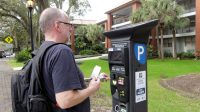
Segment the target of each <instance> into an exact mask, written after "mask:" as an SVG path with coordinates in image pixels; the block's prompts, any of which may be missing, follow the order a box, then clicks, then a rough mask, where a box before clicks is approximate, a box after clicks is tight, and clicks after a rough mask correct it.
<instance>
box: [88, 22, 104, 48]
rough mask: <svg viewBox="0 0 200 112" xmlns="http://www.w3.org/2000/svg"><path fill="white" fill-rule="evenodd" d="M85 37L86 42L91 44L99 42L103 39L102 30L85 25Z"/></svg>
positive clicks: (97, 26)
mask: <svg viewBox="0 0 200 112" xmlns="http://www.w3.org/2000/svg"><path fill="white" fill-rule="evenodd" d="M86 29H87V34H86V37H87V39H88V40H90V41H92V44H96V43H99V42H101V40H102V37H103V28H102V27H101V26H99V25H96V24H94V25H92V24H91V25H87V28H86Z"/></svg>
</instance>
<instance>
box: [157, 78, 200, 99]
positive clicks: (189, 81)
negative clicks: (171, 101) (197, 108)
mask: <svg viewBox="0 0 200 112" xmlns="http://www.w3.org/2000/svg"><path fill="white" fill-rule="evenodd" d="M159 83H160V84H161V85H162V86H163V87H165V88H167V89H170V90H173V91H176V92H178V93H180V94H181V95H183V96H186V97H189V98H195V99H196V98H198V99H200V74H188V75H184V76H178V77H175V78H172V79H161V80H160V82H159Z"/></svg>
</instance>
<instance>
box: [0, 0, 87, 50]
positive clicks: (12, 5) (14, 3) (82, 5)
mask: <svg viewBox="0 0 200 112" xmlns="http://www.w3.org/2000/svg"><path fill="white" fill-rule="evenodd" d="M64 1H65V0H34V2H35V7H34V9H33V10H34V11H33V37H34V41H35V42H36V40H37V43H38V44H37V45H38V46H39V45H40V41H41V33H40V30H38V29H39V22H38V21H39V15H40V14H41V12H42V11H43V10H44V9H45V8H47V7H49V6H50V5H51V4H56V6H57V7H58V8H62V6H63V2H64ZM68 1H69V8H68V12H67V13H68V14H69V15H70V13H71V12H73V13H77V14H78V15H83V14H84V13H85V11H87V9H88V8H90V5H89V3H88V1H87V0H68ZM26 2H27V1H26V0H1V3H0V19H2V18H12V19H13V20H15V21H16V22H18V23H19V24H20V25H21V26H22V29H23V30H25V31H26V32H27V34H29V26H30V25H29V22H28V21H29V20H28V17H27V13H26V12H28V10H27V8H26ZM2 20H3V21H4V19H2ZM3 21H1V22H0V23H2V22H3ZM9 27H12V26H9ZM37 37H38V38H37Z"/></svg>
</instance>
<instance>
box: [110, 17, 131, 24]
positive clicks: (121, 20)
mask: <svg viewBox="0 0 200 112" xmlns="http://www.w3.org/2000/svg"><path fill="white" fill-rule="evenodd" d="M127 21H129V16H122V17H115V18H114V19H113V25H116V24H120V23H124V22H127Z"/></svg>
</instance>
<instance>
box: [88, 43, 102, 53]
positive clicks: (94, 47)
mask: <svg viewBox="0 0 200 112" xmlns="http://www.w3.org/2000/svg"><path fill="white" fill-rule="evenodd" d="M91 49H92V50H94V51H97V52H98V53H100V54H102V53H104V52H105V47H104V45H103V44H95V45H93V46H92V48H91Z"/></svg>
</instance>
